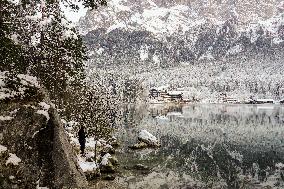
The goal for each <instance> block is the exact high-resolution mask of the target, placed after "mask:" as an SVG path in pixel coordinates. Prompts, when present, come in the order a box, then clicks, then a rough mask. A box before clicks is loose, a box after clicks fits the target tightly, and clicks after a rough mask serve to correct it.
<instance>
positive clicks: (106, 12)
mask: <svg viewBox="0 0 284 189" xmlns="http://www.w3.org/2000/svg"><path fill="white" fill-rule="evenodd" d="M281 11H283V4H282V3H281V2H280V1H277V0H250V1H248V0H244V1H237V0H202V1H194V0H174V1H169V0H166V1H162V0H146V1H145V0H110V1H109V3H108V6H107V7H101V8H100V9H99V10H95V11H89V12H88V13H87V15H86V17H84V18H83V19H81V20H80V30H81V32H83V33H87V32H89V31H92V30H94V29H97V28H106V29H107V31H108V32H110V31H112V30H114V29H117V28H120V29H122V28H126V29H128V30H129V29H130V30H146V31H150V32H152V33H154V34H162V35H171V34H173V33H177V32H180V31H183V32H185V31H189V30H192V28H195V27H196V26H198V25H202V24H204V23H212V24H217V25H221V24H222V23H224V22H225V21H227V20H230V19H232V20H235V21H236V22H238V23H239V25H241V26H243V25H246V24H248V23H251V22H258V21H259V20H262V19H268V18H271V17H273V16H275V15H277V14H278V13H279V12H281Z"/></svg>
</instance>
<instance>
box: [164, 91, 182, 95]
mask: <svg viewBox="0 0 284 189" xmlns="http://www.w3.org/2000/svg"><path fill="white" fill-rule="evenodd" d="M168 93H169V95H182V94H183V93H182V91H169V92H168Z"/></svg>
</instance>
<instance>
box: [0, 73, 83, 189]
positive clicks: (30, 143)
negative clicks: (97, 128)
mask: <svg viewBox="0 0 284 189" xmlns="http://www.w3.org/2000/svg"><path fill="white" fill-rule="evenodd" d="M0 144H1V146H0V170H1V171H0V186H1V187H0V188H37V187H48V188H86V187H87V181H86V178H85V176H84V174H83V172H82V170H81V169H80V168H79V165H78V163H77V159H76V157H75V154H74V151H73V148H72V146H71V145H70V142H69V140H68V138H67V136H66V133H65V130H64V128H63V126H62V124H61V121H60V119H59V116H58V114H57V111H56V109H55V108H54V106H53V105H52V103H51V102H50V100H49V98H48V95H47V93H46V92H45V90H44V89H43V88H42V87H41V86H40V85H39V83H38V82H37V80H36V78H34V77H31V76H27V75H14V76H9V77H8V76H7V73H4V74H3V72H0Z"/></svg>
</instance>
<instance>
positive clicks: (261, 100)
mask: <svg viewBox="0 0 284 189" xmlns="http://www.w3.org/2000/svg"><path fill="white" fill-rule="evenodd" d="M256 101H260V102H267V101H273V102H274V100H273V99H265V98H263V99H261V98H260V99H256Z"/></svg>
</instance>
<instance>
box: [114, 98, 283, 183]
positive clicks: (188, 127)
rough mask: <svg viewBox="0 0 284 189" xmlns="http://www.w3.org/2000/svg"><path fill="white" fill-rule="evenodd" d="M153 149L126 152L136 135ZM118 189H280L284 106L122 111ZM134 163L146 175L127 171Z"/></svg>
mask: <svg viewBox="0 0 284 189" xmlns="http://www.w3.org/2000/svg"><path fill="white" fill-rule="evenodd" d="M141 129H146V130H148V131H149V132H151V133H153V134H154V135H156V136H158V137H159V139H160V140H161V143H162V147H161V148H159V149H145V150H141V151H132V150H129V149H128V148H127V146H128V145H130V144H133V143H135V142H136V138H137V132H138V131H139V130H141ZM119 135H120V136H121V140H122V141H123V142H124V144H125V146H123V147H122V149H121V152H120V155H119V159H120V161H121V174H120V175H119V177H118V178H117V179H116V180H115V181H114V182H115V186H116V187H121V188H265V187H266V188H267V187H269V186H270V188H284V184H283V181H284V175H283V174H284V164H282V163H284V143H283V140H284V138H283V136H284V106H280V105H269V106H267V105H216V104H215V105H214V104H212V105H186V106H166V105H155V106H148V107H147V106H143V107H127V108H126V109H125V114H124V127H123V128H121V130H120V131H119ZM136 164H143V165H146V166H149V167H150V169H151V170H150V171H148V172H147V171H146V172H145V171H144V172H143V171H142V172H141V171H137V170H129V169H127V168H125V167H131V166H133V165H136Z"/></svg>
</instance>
